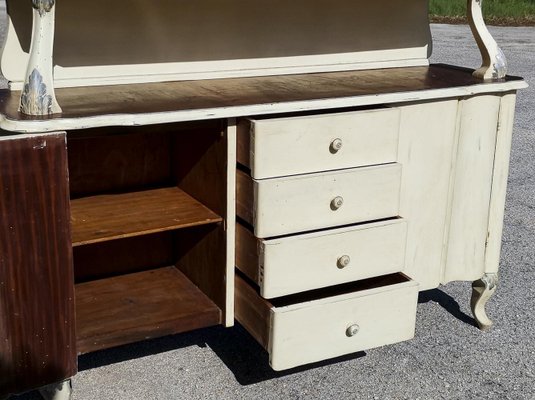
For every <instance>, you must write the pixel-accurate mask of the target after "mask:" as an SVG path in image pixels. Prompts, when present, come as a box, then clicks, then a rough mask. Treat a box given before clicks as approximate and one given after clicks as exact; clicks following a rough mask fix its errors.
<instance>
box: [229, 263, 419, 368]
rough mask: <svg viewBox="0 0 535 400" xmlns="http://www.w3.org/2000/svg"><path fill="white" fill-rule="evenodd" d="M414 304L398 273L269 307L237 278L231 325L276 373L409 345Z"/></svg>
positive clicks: (414, 289)
mask: <svg viewBox="0 0 535 400" xmlns="http://www.w3.org/2000/svg"><path fill="white" fill-rule="evenodd" d="M417 300H418V284H417V283H416V282H414V281H411V280H410V279H409V278H407V277H406V276H405V275H403V274H401V273H398V274H392V275H387V276H383V277H377V278H371V279H366V280H363V281H359V282H352V283H349V284H344V285H339V286H335V287H330V288H326V289H320V290H314V291H310V292H305V293H300V294H295V295H291V296H285V297H280V298H277V299H272V300H270V301H267V300H265V299H263V298H262V297H260V295H259V294H258V290H257V289H255V288H254V287H253V286H252V285H250V284H249V282H248V281H246V280H245V279H244V278H242V277H241V276H236V303H235V312H236V319H237V320H238V321H239V322H240V323H241V324H242V325H243V326H244V327H245V329H247V330H248V331H249V333H251V335H252V336H253V337H254V338H255V339H256V340H257V341H258V342H259V343H260V344H261V345H262V346H263V347H264V348H265V349H266V350H267V351H268V352H269V356H270V364H271V367H272V368H273V369H274V370H277V371H279V370H284V369H289V368H293V367H297V366H300V365H304V364H309V363H313V362H317V361H322V360H326V359H329V358H333V357H338V356H341V355H345V354H350V353H354V352H357V351H362V350H366V349H371V348H374V347H379V346H382V345H386V344H392V343H396V342H400V341H403V340H408V339H411V338H412V337H414V329H415V323H416V304H417Z"/></svg>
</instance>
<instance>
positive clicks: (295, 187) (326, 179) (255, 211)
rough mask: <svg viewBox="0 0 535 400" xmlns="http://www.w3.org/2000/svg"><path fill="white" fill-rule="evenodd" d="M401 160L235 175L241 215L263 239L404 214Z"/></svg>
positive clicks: (238, 211) (238, 209) (240, 172)
mask: <svg viewBox="0 0 535 400" xmlns="http://www.w3.org/2000/svg"><path fill="white" fill-rule="evenodd" d="M401 169H402V167H401V164H399V163H391V164H384V165H374V166H370V167H360V168H350V169H342V170H336V171H328V172H320V173H314V174H305V175H294V176H286V177H281V178H273V179H261V180H256V179H253V178H251V177H250V176H249V175H248V174H247V173H245V172H244V171H241V170H238V171H237V173H236V197H237V198H236V200H237V203H236V213H237V215H238V216H239V217H240V218H242V219H243V220H244V221H246V222H247V223H248V224H250V225H252V226H253V228H254V234H255V236H256V237H259V238H267V237H273V236H280V235H287V234H292V233H298V232H305V231H311V230H315V229H324V228H329V227H335V226H342V225H348V224H354V223H358V222H366V221H373V220H378V219H383V218H392V217H397V216H398V215H399V199H400V197H399V196H400V187H401Z"/></svg>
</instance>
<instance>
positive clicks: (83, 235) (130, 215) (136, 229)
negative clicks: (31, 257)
mask: <svg viewBox="0 0 535 400" xmlns="http://www.w3.org/2000/svg"><path fill="white" fill-rule="evenodd" d="M220 221H221V217H220V216H218V215H217V214H215V213H214V212H212V211H211V210H209V209H208V208H206V207H205V206H204V205H202V204H201V203H199V202H198V201H197V200H195V199H194V198H192V197H191V196H189V195H188V194H187V193H185V192H183V191H182V190H180V189H178V188H163V189H154V190H146V191H141V192H132V193H124V194H117V195H100V196H92V197H84V198H80V199H76V200H73V201H72V202H71V223H72V243H73V246H80V245H84V244H89V243H97V242H102V241H106V240H112V239H119V238H125V237H132V236H139V235H144V234H148V233H156V232H162V231H166V230H173V229H180V228H185V227H190V226H197V225H203V224H209V223H214V222H220Z"/></svg>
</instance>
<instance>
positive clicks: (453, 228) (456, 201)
mask: <svg viewBox="0 0 535 400" xmlns="http://www.w3.org/2000/svg"><path fill="white" fill-rule="evenodd" d="M461 106H462V107H461V117H460V126H459V139H458V145H457V151H456V154H455V156H454V157H455V171H454V172H453V179H454V181H453V192H452V201H451V216H450V221H449V232H448V242H447V243H448V247H447V258H446V265H445V270H444V276H443V278H442V282H443V283H446V282H449V281H454V280H475V279H479V278H480V277H481V276H482V275H483V272H484V257H485V248H486V246H485V244H486V240H487V227H488V222H489V203H490V195H491V186H492V175H493V167H494V151H495V147H496V129H497V126H498V113H499V110H500V97H499V96H491V95H488V96H475V97H472V98H469V99H465V100H461ZM501 215H503V214H501Z"/></svg>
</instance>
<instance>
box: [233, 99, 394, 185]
mask: <svg viewBox="0 0 535 400" xmlns="http://www.w3.org/2000/svg"><path fill="white" fill-rule="evenodd" d="M399 118H400V110H399V109H397V108H379V109H373V110H359V111H346V112H340V113H319V114H314V115H300V116H289V117H288V116H285V117H278V118H274V117H271V116H268V117H255V118H245V119H241V120H240V121H239V124H238V162H240V163H241V164H243V165H245V166H246V167H247V168H249V169H250V170H251V176H252V177H253V178H254V179H265V178H273V177H278V176H287V175H296V174H306V173H311V172H321V171H330V170H336V169H342V168H353V167H361V166H366V165H374V164H386V163H391V162H395V161H396V160H397V153H398V136H399Z"/></svg>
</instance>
